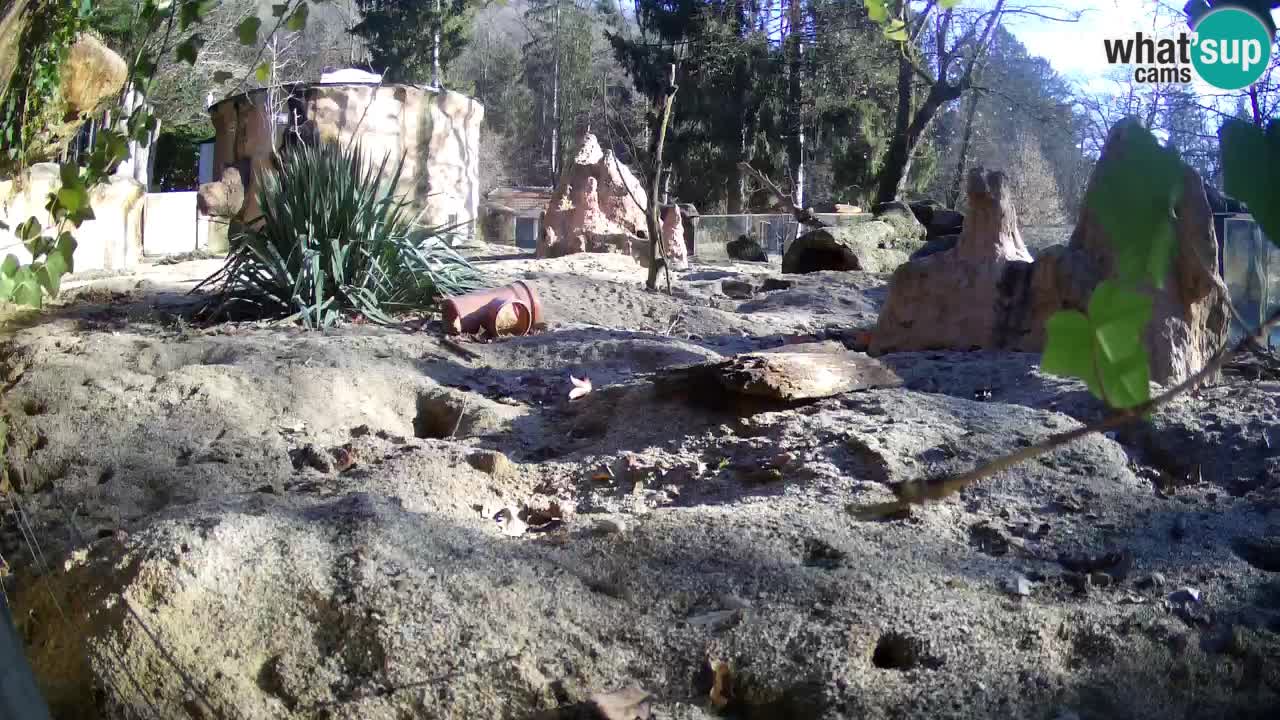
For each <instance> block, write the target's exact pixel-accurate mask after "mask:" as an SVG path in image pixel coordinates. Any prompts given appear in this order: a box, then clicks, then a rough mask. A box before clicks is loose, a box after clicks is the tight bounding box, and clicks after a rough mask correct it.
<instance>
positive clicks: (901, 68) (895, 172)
mask: <svg viewBox="0 0 1280 720" xmlns="http://www.w3.org/2000/svg"><path fill="white" fill-rule="evenodd" d="M911 73H912V70H911V66H910V64H909V63H907V61H906V60H905V59H903V60H899V61H898V116H897V123H896V129H895V132H894V136H893V141H892V142H891V143H889V149H888V150H887V151H885V157H884V163H883V164H882V165H881V167H880V187H879V189H878V190H877V192H876V202H877V203H883V202H893V201H894V200H897V199H898V194H899V193H900V192H901V191H902V183H903V182H904V181H905V180H906V179H907V175H908V174H910V172H911V160H912V157H913V156H914V154H915V151H916V146H917V145H919V144H920V138H922V137H924V131H925V130H927V129H928V128H929V123H931V122H933V119H934V117H936V116H937V115H938V110H940V109H942V107H943V106H944V105H946V104H947V103H949V102H951V101H953V100H955V99H957V98H959V97H960V94H961V93H962V92H963V89H962V88H960V87H958V86H955V85H948V84H946V83H944V82H939V83H937V84H936V85H934V86H932V87H930V88H929V94H928V95H926V96H925V98H924V102H922V103H921V104H920V107H919V109H917V110H916V111H915V114H914V115H912V113H911Z"/></svg>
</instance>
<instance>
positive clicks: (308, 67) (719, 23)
mask: <svg viewBox="0 0 1280 720" xmlns="http://www.w3.org/2000/svg"><path fill="white" fill-rule="evenodd" d="M944 4H945V3H944ZM869 5H871V6H874V5H875V3H870V4H867V3H864V2H862V0H790V2H785V1H784V0H776V1H775V0H737V1H736V2H724V1H718V2H705V1H701V0H635V1H634V3H633V4H627V5H619V4H617V3H616V1H615V0H509V1H508V2H501V1H495V2H484V0H451V1H449V2H445V3H443V4H441V5H440V6H439V8H438V9H437V6H436V5H434V4H432V3H421V2H410V1H409V0H339V1H337V2H330V3H323V4H316V5H314V6H313V10H312V12H311V17H310V18H309V20H308V22H307V23H306V25H305V27H303V28H301V29H300V30H297V31H289V30H288V29H287V28H284V27H282V28H280V29H279V30H277V31H276V32H275V33H273V34H272V35H270V36H269V37H267V39H266V43H265V47H264V48H258V47H254V46H244V45H242V44H240V43H239V42H238V41H237V37H236V28H237V26H238V24H239V23H240V22H241V21H242V20H243V19H244V18H246V17H249V16H251V15H253V14H255V13H256V14H258V15H259V16H261V17H270V15H271V10H270V8H269V7H268V6H266V5H263V4H262V3H259V2H255V0H222V1H221V2H218V3H216V4H213V5H211V7H212V9H211V10H210V12H209V13H208V14H207V15H206V18H205V22H204V23H203V24H202V26H201V27H200V28H199V32H200V33H201V38H200V40H201V43H202V45H201V51H200V54H199V57H198V59H197V60H196V62H195V64H194V66H190V65H188V63H186V62H183V61H181V60H178V59H176V57H174V56H173V54H172V53H170V54H169V55H168V56H167V57H166V58H165V59H164V60H163V61H161V67H160V68H159V70H158V72H157V75H156V79H155V82H154V85H153V87H152V88H151V91H150V93H149V98H150V101H151V102H152V103H153V104H154V106H155V110H156V113H157V115H158V116H159V118H160V120H161V128H162V132H161V136H160V140H159V146H158V147H159V153H158V155H159V161H158V163H159V164H158V166H157V168H156V169H157V177H158V183H159V184H160V185H161V186H162V187H163V188H170V187H179V186H189V185H190V184H191V183H193V182H194V178H193V177H190V175H191V170H190V168H191V166H192V163H191V161H190V159H191V158H192V157H194V153H195V152H196V151H195V142H197V141H198V140H199V139H201V138H203V137H207V136H208V135H210V134H211V128H210V126H209V122H208V117H207V114H206V113H205V112H204V108H205V106H206V104H207V103H208V102H209V101H210V100H216V99H218V98H221V97H223V96H225V95H226V94H229V93H233V92H236V91H238V90H241V89H243V88H245V87H257V86H261V85H265V84H272V83H276V82H288V81H290V80H313V79H315V78H317V77H318V75H319V73H320V71H321V70H322V69H323V68H324V67H326V66H332V67H345V66H354V67H367V68H372V69H375V70H378V71H381V72H384V73H385V74H386V76H387V79H388V80H394V81H399V82H415V83H424V84H430V83H432V82H433V80H434V72H435V67H434V61H435V59H436V58H435V57H434V56H433V49H434V48H435V47H436V44H435V43H434V42H432V41H431V38H433V37H434V36H435V35H436V34H437V33H439V36H440V43H439V48H440V53H439V58H438V61H439V66H440V73H441V80H442V82H443V84H444V85H445V86H446V87H449V88H452V89H456V90H458V91H461V92H465V93H470V94H474V95H475V96H476V97H478V98H479V99H480V100H481V101H482V102H483V103H484V105H485V108H486V118H485V133H484V136H483V141H482V156H481V176H482V178H481V179H482V186H483V189H484V190H487V189H490V188H493V187H497V186H503V185H519V186H550V185H553V184H555V180H556V177H557V173H558V170H559V168H560V167H562V166H563V165H564V163H565V162H566V160H568V159H571V156H572V153H573V152H574V148H575V137H576V135H577V134H578V133H579V132H581V131H584V130H587V129H590V130H592V131H593V132H595V133H596V134H597V135H598V136H600V137H601V139H602V141H603V142H606V143H610V144H612V145H613V146H614V149H615V151H617V152H618V153H619V154H620V155H622V156H624V157H626V156H627V155H628V150H629V148H631V147H633V146H636V145H640V146H643V143H640V142H632V143H627V142H623V140H624V139H626V138H630V139H632V140H633V141H634V140H635V139H636V138H641V137H643V135H644V133H645V130H646V128H647V127H649V125H648V123H646V122H645V117H646V113H650V112H651V109H652V99H651V98H653V97H654V93H655V91H656V90H657V88H658V85H657V83H658V82H659V78H660V77H661V76H662V74H663V72H664V68H665V67H666V66H667V64H668V63H669V62H674V63H675V64H676V65H677V72H678V77H677V84H678V85H679V87H680V92H679V93H678V94H677V96H676V104H675V111H674V114H673V120H672V127H671V132H670V137H669V138H668V141H667V153H666V155H667V164H668V166H667V168H666V171H667V174H666V176H665V179H664V188H665V189H666V190H667V191H668V193H669V197H670V198H671V199H678V200H679V201H682V202H691V203H693V204H694V205H696V206H697V207H698V208H699V209H700V210H701V211H702V212H703V213H714V212H731V213H732V212H742V211H747V210H763V209H766V208H768V207H769V205H770V199H769V196H768V194H767V193H764V192H762V191H760V189H759V188H758V187H755V186H754V185H753V184H752V183H751V182H749V181H748V179H747V178H745V177H743V176H742V175H741V173H740V172H739V170H738V167H737V166H738V163H739V162H740V161H744V160H745V161H749V162H750V163H751V164H752V165H754V166H755V167H757V168H759V169H761V170H763V171H764V172H765V173H766V174H768V175H769V176H770V177H772V178H775V179H776V180H777V181H779V182H780V184H782V185H783V186H784V187H786V188H789V189H799V190H800V194H801V197H802V199H803V201H804V203H805V204H806V205H814V204H818V203H824V202H846V203H853V204H858V205H863V206H865V205H867V204H869V203H872V202H875V201H876V200H884V199H886V198H889V197H891V196H894V195H898V194H900V195H906V196H912V197H916V196H922V197H931V198H935V199H938V200H940V201H942V202H945V203H947V204H949V205H955V204H957V203H960V202H962V201H963V198H962V197H961V193H960V178H961V177H963V175H964V172H965V169H966V168H968V167H972V166H975V165H982V166H987V167H995V168H1001V169H1004V170H1006V171H1007V172H1008V173H1009V174H1010V176H1011V177H1012V178H1013V179H1014V182H1015V184H1016V186H1017V188H1018V193H1017V201H1018V207H1019V209H1020V213H1021V216H1022V219H1023V221H1024V222H1025V223H1027V224H1033V225H1036V224H1045V225H1052V224H1059V223H1060V222H1062V220H1063V218H1064V217H1067V216H1069V215H1071V214H1073V213H1075V212H1076V211H1077V209H1078V207H1079V204H1080V202H1081V193H1082V189H1083V186H1084V183H1085V181H1086V179H1087V177H1088V173H1089V170H1090V168H1091V167H1092V160H1093V158H1094V157H1096V154H1097V152H1098V150H1099V148H1100V145H1101V142H1102V140H1103V139H1104V138H1105V135H1106V131H1107V129H1108V128H1109V127H1110V126H1111V125H1112V124H1113V123H1114V122H1115V121H1117V120H1118V119H1120V118H1121V117H1124V116H1125V115H1137V116H1138V117H1140V118H1142V119H1143V121H1144V122H1145V123H1146V124H1147V125H1148V126H1150V127H1151V128H1153V129H1154V130H1156V131H1157V132H1158V134H1161V135H1163V136H1164V137H1165V138H1167V139H1168V140H1169V141H1170V142H1171V143H1172V144H1173V145H1174V146H1176V147H1178V148H1179V149H1180V150H1181V151H1182V153H1183V154H1184V156H1186V157H1187V158H1188V159H1189V161H1190V162H1192V163H1193V164H1195V165H1196V166H1197V169H1199V170H1200V172H1201V173H1202V175H1203V176H1204V177H1206V178H1209V179H1211V180H1212V181H1213V182H1215V183H1217V182H1219V179H1220V171H1219V168H1218V160H1217V151H1216V143H1215V138H1216V134H1217V130H1218V126H1219V124H1220V122H1221V120H1222V119H1223V118H1224V117H1225V116H1227V115H1239V116H1242V117H1245V118H1248V119H1251V120H1261V119H1263V118H1265V117H1268V116H1269V115H1270V107H1271V105H1273V101H1272V100H1271V99H1270V96H1271V93H1270V90H1269V88H1270V87H1271V82H1270V79H1268V81H1267V82H1264V83H1261V84H1260V85H1259V86H1258V87H1259V88H1260V89H1259V90H1257V91H1256V92H1255V93H1254V97H1252V98H1250V97H1244V96H1242V97H1239V98H1232V97H1216V98H1205V97H1203V96H1202V95H1198V94H1197V93H1196V92H1195V91H1194V90H1193V89H1192V88H1189V87H1186V86H1159V85H1139V84H1136V83H1133V82H1132V81H1129V80H1128V79H1127V77H1126V76H1125V75H1123V74H1120V75H1117V76H1116V77H1114V78H1112V79H1109V80H1106V81H1102V80H1097V79H1095V80H1094V81H1091V82H1090V83H1089V86H1088V87H1079V86H1078V85H1077V84H1076V83H1073V82H1071V81H1069V80H1068V79H1066V78H1064V77H1062V76H1060V75H1059V74H1058V73H1057V72H1055V70H1054V69H1053V68H1052V67H1051V66H1050V64H1049V63H1048V62H1047V61H1046V60H1043V59H1041V58H1037V57H1032V56H1031V55H1029V54H1028V52H1027V49H1026V48H1025V47H1024V46H1023V44H1022V43H1021V42H1019V40H1018V38H1017V37H1016V36H1015V34H1014V32H1011V31H1010V29H1009V26H1010V24H1016V23H1017V22H1019V21H1024V20H1034V21H1038V22H1072V21H1074V20H1075V19H1077V18H1078V15H1077V14H1076V13H1074V12H1073V11H1072V10H1071V9H1070V8H1069V7H1068V5H1069V4H1068V3H1062V4H1061V7H1055V6H1052V5H1046V4H1041V3H1037V4H1035V5H1025V6H1015V5H1013V4H1010V3H1005V2H1000V3H995V4H992V5H990V6H983V5H981V4H976V3H966V4H963V5H960V6H958V7H956V8H954V9H952V10H949V11H948V12H946V13H945V14H943V13H937V12H935V13H933V14H932V15H931V16H930V18H929V19H928V21H926V22H923V23H921V24H920V25H919V27H918V28H917V29H916V34H913V37H912V42H910V43H908V44H907V46H906V47H908V48H910V49H911V51H910V52H909V53H899V52H898V50H897V48H898V45H897V44H896V43H895V42H893V40H892V39H890V38H887V37H886V36H885V33H884V30H883V28H882V26H880V25H879V24H877V23H876V22H874V21H873V19H872V18H871V17H870V15H869V11H868V6H869ZM920 5H921V6H922V7H923V6H924V5H926V4H925V3H921V4H920ZM131 7H132V0H113V2H109V3H102V4H100V5H99V6H98V10H97V19H96V21H95V23H94V24H95V25H96V27H97V29H98V30H99V32H100V33H101V34H102V35H103V37H104V38H105V39H106V40H107V41H108V42H109V44H111V45H113V46H114V47H115V48H116V49H117V50H121V51H125V52H129V51H134V50H136V49H135V48H131V47H130V42H131V38H130V37H129V36H128V33H127V28H128V23H127V19H128V9H129V8H131ZM995 9H998V10H999V11H1000V12H999V13H998V14H997V13H993V12H992V11H993V10H995ZM1152 9H1153V17H1154V18H1156V20H1155V22H1156V23H1157V24H1158V23H1160V22H1161V15H1162V12H1164V11H1162V9H1161V6H1159V5H1156V4H1154V3H1153V4H1152ZM1164 14H1168V15H1170V17H1169V18H1168V19H1167V22H1169V23H1176V22H1179V19H1178V18H1177V17H1176V16H1174V15H1172V14H1170V13H1167V12H1165V13H1164ZM265 27H266V26H265V25H264V29H265ZM169 42H170V43H172V42H173V40H172V39H169ZM263 56H265V57H266V60H267V61H269V67H270V69H271V72H270V75H269V77H267V78H266V82H261V80H262V78H260V77H256V76H255V75H256V74H255V72H254V69H255V66H258V64H259V63H260V62H261V61H262V59H263ZM904 87H905V88H907V97H908V98H909V102H907V103H906V106H904V105H903V104H902V103H901V102H900V99H901V98H903V97H904V95H903V93H902V92H901V90H902V88H904ZM886 165H888V166H890V168H889V169H890V172H887V173H886V172H885V170H886ZM886 176H887V179H886ZM899 176H900V177H899Z"/></svg>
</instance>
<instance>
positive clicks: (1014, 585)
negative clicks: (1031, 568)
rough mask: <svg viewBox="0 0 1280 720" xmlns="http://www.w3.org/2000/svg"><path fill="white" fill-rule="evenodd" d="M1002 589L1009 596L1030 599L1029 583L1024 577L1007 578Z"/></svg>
mask: <svg viewBox="0 0 1280 720" xmlns="http://www.w3.org/2000/svg"><path fill="white" fill-rule="evenodd" d="M1004 589H1005V590H1007V591H1008V592H1009V594H1011V595H1017V596H1019V597H1031V581H1030V580H1028V579H1027V577H1026V576H1025V575H1014V576H1013V577H1011V578H1009V580H1008V581H1007V582H1006V583H1005V588H1004Z"/></svg>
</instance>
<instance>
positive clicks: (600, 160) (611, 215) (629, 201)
mask: <svg viewBox="0 0 1280 720" xmlns="http://www.w3.org/2000/svg"><path fill="white" fill-rule="evenodd" d="M647 204H648V194H647V193H645V191H644V188H643V187H642V186H641V184H640V181H639V180H638V179H636V177H635V175H633V174H632V173H631V170H630V169H628V168H627V166H626V165H624V164H622V163H621V162H620V161H619V160H618V159H617V158H616V157H614V155H613V153H612V152H610V151H607V150H602V149H601V148H600V143H599V142H597V141H596V138H595V136H594V135H592V134H590V133H586V134H584V135H583V136H582V139H581V140H580V141H579V145H578V153H577V155H576V156H575V157H574V159H573V164H572V165H570V166H569V167H568V168H567V169H566V171H565V173H564V175H563V176H562V177H561V179H560V184H559V185H557V186H556V189H555V193H554V194H553V195H552V196H551V202H549V203H548V204H547V212H546V215H545V216H544V217H543V223H542V234H541V236H540V237H539V238H538V248H537V255H538V257H560V256H561V255H570V254H572V253H579V252H601V251H609V250H618V251H621V252H624V253H630V254H634V255H636V256H637V257H639V256H642V255H644V256H647V254H646V253H644V252H643V249H642V248H641V247H639V245H640V243H636V242H635V241H637V240H639V239H640V238H641V237H643V236H644V235H646V234H647V229H646V226H645V225H646V224H645V218H644V208H645V206H646V205H647Z"/></svg>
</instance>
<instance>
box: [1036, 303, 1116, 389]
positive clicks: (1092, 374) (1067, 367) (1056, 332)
mask: <svg viewBox="0 0 1280 720" xmlns="http://www.w3.org/2000/svg"><path fill="white" fill-rule="evenodd" d="M1045 335H1046V337H1045V343H1044V355H1043V356H1042V357H1041V358H1040V369H1041V370H1044V371H1045V372H1047V373H1050V374H1052V375H1061V376H1063V377H1073V378H1079V379H1081V380H1083V381H1084V382H1085V384H1086V385H1088V386H1089V391H1090V392H1092V393H1093V394H1094V395H1098V394H1099V393H1100V390H1101V387H1102V386H1101V384H1100V383H1099V382H1098V373H1097V369H1096V368H1095V367H1094V364H1093V327H1092V326H1091V325H1090V324H1089V318H1087V317H1085V315H1084V313H1081V312H1079V311H1076V310H1059V311H1058V312H1056V313H1054V314H1053V315H1050V316H1049V320H1048V321H1047V322H1045Z"/></svg>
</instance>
